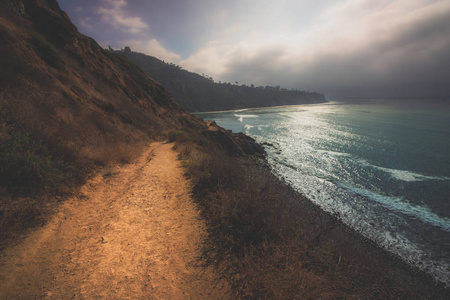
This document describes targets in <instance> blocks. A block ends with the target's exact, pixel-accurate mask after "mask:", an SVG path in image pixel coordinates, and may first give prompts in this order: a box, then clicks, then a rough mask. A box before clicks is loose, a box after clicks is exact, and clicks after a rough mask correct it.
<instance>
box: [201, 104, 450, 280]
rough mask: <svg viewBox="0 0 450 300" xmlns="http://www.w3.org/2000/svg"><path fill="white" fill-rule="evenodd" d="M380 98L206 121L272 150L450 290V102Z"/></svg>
mask: <svg viewBox="0 0 450 300" xmlns="http://www.w3.org/2000/svg"><path fill="white" fill-rule="evenodd" d="M448 100H450V99H447V100H442V99H441V100H436V99H372V100H359V101H357V100H354V101H343V102H330V103H326V104H319V105H303V106H286V107H276V108H262V109H248V110H239V111H228V112H219V113H202V114H199V115H200V116H201V117H202V118H204V119H207V120H214V121H216V122H217V124H218V125H220V126H222V127H224V128H227V129H231V130H232V131H233V132H244V133H246V134H248V135H250V136H252V137H253V138H255V139H256V140H257V141H259V142H261V143H265V144H264V145H265V148H266V151H267V152H268V159H269V162H270V164H271V166H272V168H273V170H274V172H275V173H276V174H277V175H278V176H280V177H283V178H285V180H286V181H288V182H289V183H290V184H291V186H292V187H294V188H295V189H297V190H298V191H300V192H302V193H303V194H305V195H306V196H307V197H308V198H309V199H311V201H313V202H315V203H316V204H318V205H319V206H320V207H322V209H323V210H325V211H328V212H330V213H332V214H335V215H336V216H338V217H339V218H340V219H342V220H343V221H344V222H345V223H346V224H348V225H349V226H351V227H352V228H354V229H355V230H357V231H358V232H360V233H361V234H363V235H364V236H366V237H368V238H370V239H371V240H373V241H375V242H376V243H378V244H379V245H381V246H382V247H383V248H385V249H387V250H388V251H390V252H393V253H395V254H396V255H398V256H399V257H401V258H402V259H403V260H405V261H406V262H408V263H409V264H412V265H414V266H417V267H419V268H420V269H422V270H424V271H426V272H428V273H430V274H432V275H433V276H434V277H435V279H436V280H438V281H441V282H444V283H445V284H446V285H448V286H450V101H448Z"/></svg>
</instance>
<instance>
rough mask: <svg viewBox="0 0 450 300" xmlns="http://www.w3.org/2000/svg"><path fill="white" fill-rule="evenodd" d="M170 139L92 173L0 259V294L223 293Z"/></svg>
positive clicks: (151, 296)
mask: <svg viewBox="0 0 450 300" xmlns="http://www.w3.org/2000/svg"><path fill="white" fill-rule="evenodd" d="M172 146H173V145H171V144H162V143H154V144H152V146H151V147H150V148H149V149H148V150H147V151H146V152H145V153H144V155H143V156H142V157H141V158H140V159H139V161H138V162H137V163H136V164H130V165H126V166H123V167H121V168H119V167H118V168H116V169H113V170H112V171H111V172H110V174H106V175H107V176H105V175H103V176H102V175H98V176H97V177H96V178H94V179H93V180H91V181H90V182H89V183H88V184H87V185H86V186H84V187H83V189H82V192H81V193H80V195H79V196H77V197H74V198H73V199H70V200H68V201H67V202H65V203H64V204H63V205H62V206H61V209H60V210H59V212H58V213H57V214H56V215H55V216H54V217H53V219H52V220H51V221H50V222H49V223H48V224H47V225H46V226H44V227H42V228H40V229H38V230H36V231H35V232H33V233H31V234H30V235H29V236H28V237H27V238H25V239H24V240H23V241H22V242H21V243H20V244H18V245H15V246H14V247H11V248H9V249H6V250H5V251H4V252H3V253H2V254H1V255H2V257H1V258H0V299H36V298H37V299H42V298H43V299H99V298H100V299H101V298H103V299H224V298H227V296H226V288H225V287H224V286H223V285H221V284H218V283H217V281H215V279H217V278H216V277H215V274H214V273H213V272H212V271H211V270H202V269H200V268H198V267H195V266H193V265H192V261H193V260H194V259H195V258H196V257H198V255H199V249H198V245H199V244H200V243H201V241H202V239H203V238H205V231H204V224H203V222H202V221H201V220H200V219H199V212H198V211H197V210H196V208H195V205H194V204H193V202H192V199H191V198H190V196H189V182H188V181H187V180H186V179H185V178H184V177H183V175H182V169H181V168H180V165H179V161H178V160H177V159H176V153H175V152H174V151H173V150H172Z"/></svg>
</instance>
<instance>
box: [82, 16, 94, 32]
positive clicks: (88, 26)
mask: <svg viewBox="0 0 450 300" xmlns="http://www.w3.org/2000/svg"><path fill="white" fill-rule="evenodd" d="M91 20H92V18H90V17H84V18H83V19H81V20H79V21H78V26H80V27H81V28H84V29H87V30H92V29H93V28H94V26H92V25H91V24H90V23H89V22H90V21H91Z"/></svg>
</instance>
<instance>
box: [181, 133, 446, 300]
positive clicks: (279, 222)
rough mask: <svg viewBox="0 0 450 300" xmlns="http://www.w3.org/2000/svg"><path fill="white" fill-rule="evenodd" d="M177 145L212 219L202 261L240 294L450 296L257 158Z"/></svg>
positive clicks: (273, 296) (205, 212)
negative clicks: (363, 236) (309, 198)
mask: <svg viewBox="0 0 450 300" xmlns="http://www.w3.org/2000/svg"><path fill="white" fill-rule="evenodd" d="M183 140H186V138H185V139H183ZM177 149H178V151H179V153H180V156H179V157H180V159H182V161H183V165H184V166H185V167H186V170H187V176H188V177H189V178H191V180H192V182H193V185H194V191H193V192H194V196H195V199H196V200H197V202H198V205H199V208H200V209H201V211H202V216H203V217H204V218H205V220H206V221H207V224H208V229H209V239H208V240H207V241H206V242H205V245H204V249H205V250H204V254H203V260H202V263H203V264H205V265H214V266H215V267H216V268H217V269H218V270H219V271H220V273H221V274H222V276H223V277H224V278H226V279H227V280H228V281H229V282H230V285H231V286H232V288H233V292H234V297H235V298H251V299H266V298H268V299H392V298H394V299H397V298H398V299H430V297H431V298H433V299H445V298H446V297H448V295H449V291H448V290H444V289H443V288H442V287H439V286H437V285H435V284H434V283H433V282H432V280H431V279H430V278H429V277H427V276H425V275H424V274H416V273H415V272H413V271H412V270H410V269H409V268H408V267H407V266H406V265H405V264H403V263H401V262H400V261H399V260H398V259H396V258H393V257H390V256H389V255H387V254H386V253H385V252H384V251H382V250H380V249H379V248H377V247H376V246H374V245H373V244H371V243H370V242H368V241H366V240H364V239H362V238H360V237H359V236H358V235H357V234H355V233H354V232H352V231H351V230H349V229H348V228H346V227H345V226H344V225H343V224H341V223H340V222H339V221H338V220H336V219H335V218H333V217H331V216H329V215H327V214H325V213H323V212H322V211H321V210H320V209H318V208H317V207H315V206H313V205H312V204H311V203H310V202H309V201H308V200H306V199H304V198H303V197H302V196H301V195H299V194H297V193H295V192H293V191H292V190H291V189H290V188H288V187H287V186H285V185H284V184H283V183H281V182H280V181H279V180H278V179H276V178H275V177H274V176H273V175H272V174H271V173H270V172H269V170H268V169H267V167H263V166H262V165H261V164H260V163H255V161H253V160H252V159H250V158H246V159H245V158H231V157H229V156H228V155H226V154H225V153H222V152H220V151H217V150H214V149H213V147H199V146H198V145H196V144H193V143H186V142H184V143H180V144H179V145H178V146H177Z"/></svg>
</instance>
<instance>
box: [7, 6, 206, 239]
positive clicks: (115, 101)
mask: <svg viewBox="0 0 450 300" xmlns="http://www.w3.org/2000/svg"><path fill="white" fill-rule="evenodd" d="M201 126H203V125H202V122H201V121H200V120H199V119H197V118H196V117H193V116H191V115H189V114H187V113H186V112H185V111H184V110H183V109H182V108H181V107H180V106H179V105H178V104H177V103H176V102H175V101H174V99H173V98H172V97H171V96H170V94H169V93H168V92H167V91H166V90H165V89H164V88H163V87H162V86H161V85H160V84H159V83H157V82H155V81H154V80H153V79H151V78H150V77H149V76H148V75H147V74H146V73H144V72H143V71H142V70H141V69H139V68H138V67H137V66H135V65H134V64H133V63H132V62H131V61H129V60H128V59H126V58H125V57H123V56H120V55H116V54H114V53H110V52H107V51H104V50H103V49H102V48H101V47H100V46H99V45H98V44H97V43H96V42H95V41H94V40H93V39H91V38H88V37H86V36H83V35H82V34H80V33H79V32H78V31H77V28H76V27H75V26H74V25H73V24H72V23H71V22H70V20H69V18H68V17H67V15H66V14H65V13H64V12H63V11H61V10H60V8H59V6H58V3H57V2H56V1H55V0H6V1H1V2H0V194H1V196H2V205H1V206H0V241H1V242H4V241H5V240H6V237H7V236H9V235H10V233H11V232H18V231H21V230H22V229H24V228H27V227H28V226H31V225H33V224H39V223H40V222H42V216H43V215H44V214H45V211H46V210H47V208H48V207H50V206H51V205H48V204H49V203H48V201H50V200H49V199H50V198H51V197H50V195H57V196H58V197H63V196H64V195H65V194H67V193H70V192H71V191H72V190H73V189H74V188H76V187H77V186H79V185H80V184H82V183H83V182H84V181H85V180H86V178H87V177H88V176H89V175H90V174H91V173H92V172H93V171H95V170H98V169H99V168H100V167H107V166H109V165H114V164H117V163H126V162H130V161H132V160H133V159H134V157H136V156H137V155H138V154H139V153H140V151H141V149H142V147H143V146H146V145H147V144H148V142H149V141H151V140H155V139H161V138H163V134H164V132H167V131H170V130H175V129H180V128H201ZM8 199H9V200H8ZM52 199H53V198H52ZM0 244H1V243H0Z"/></svg>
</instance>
